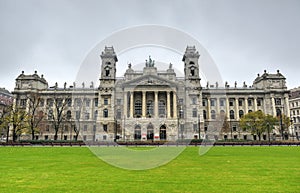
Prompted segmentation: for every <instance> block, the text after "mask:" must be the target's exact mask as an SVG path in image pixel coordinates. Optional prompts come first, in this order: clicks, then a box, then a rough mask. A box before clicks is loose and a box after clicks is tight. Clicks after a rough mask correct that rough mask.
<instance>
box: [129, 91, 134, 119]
mask: <svg viewBox="0 0 300 193" xmlns="http://www.w3.org/2000/svg"><path fill="white" fill-rule="evenodd" d="M133 95H134V92H133V91H131V92H130V118H133V104H134V101H133Z"/></svg>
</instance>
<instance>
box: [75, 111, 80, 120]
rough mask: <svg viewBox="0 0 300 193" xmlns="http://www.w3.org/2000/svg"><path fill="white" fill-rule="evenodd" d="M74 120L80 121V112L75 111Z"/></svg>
mask: <svg viewBox="0 0 300 193" xmlns="http://www.w3.org/2000/svg"><path fill="white" fill-rule="evenodd" d="M76 119H80V111H76Z"/></svg>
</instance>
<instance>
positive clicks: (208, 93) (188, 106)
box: [13, 46, 290, 141]
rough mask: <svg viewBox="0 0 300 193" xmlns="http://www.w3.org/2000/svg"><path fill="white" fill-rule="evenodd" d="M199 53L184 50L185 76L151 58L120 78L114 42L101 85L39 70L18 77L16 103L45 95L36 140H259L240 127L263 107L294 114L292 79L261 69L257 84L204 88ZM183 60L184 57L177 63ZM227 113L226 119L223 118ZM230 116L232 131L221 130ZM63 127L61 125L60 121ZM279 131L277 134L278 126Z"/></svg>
mask: <svg viewBox="0 0 300 193" xmlns="http://www.w3.org/2000/svg"><path fill="white" fill-rule="evenodd" d="M200 54H201V53H199V52H198V51H197V50H196V48H195V46H187V47H186V50H185V52H184V53H183V57H182V62H183V65H182V66H184V77H177V74H176V73H175V70H174V69H173V66H172V64H170V65H169V67H168V68H167V69H165V71H160V70H158V69H157V67H156V65H155V61H154V60H152V59H151V57H149V59H148V60H146V62H145V66H144V68H143V70H142V71H137V70H134V69H133V68H132V65H131V64H129V65H128V68H127V69H126V72H125V74H124V76H123V77H116V70H117V62H118V58H117V54H116V53H115V51H114V48H113V47H105V49H104V51H103V52H102V53H101V55H100V57H101V62H102V63H101V64H100V65H99V67H100V68H101V72H100V77H99V79H100V84H99V85H96V86H95V85H94V83H93V82H91V83H90V84H89V85H86V84H85V83H82V84H81V85H80V86H78V85H76V84H75V83H73V85H71V86H68V87H67V85H66V83H65V84H64V86H63V87H58V85H57V84H55V86H52V87H49V85H48V82H47V81H46V79H45V78H44V77H43V75H41V76H39V75H38V74H37V72H35V73H34V74H31V75H26V74H24V72H22V73H21V74H20V75H19V76H18V77H17V78H16V85H15V89H14V91H13V95H14V107H18V108H21V109H24V110H26V111H30V108H32V105H30V102H31V101H32V100H30V98H32V97H38V99H39V100H38V106H37V110H36V111H35V112H36V113H40V114H43V115H44V119H43V121H41V123H40V124H39V129H38V130H39V132H37V133H36V139H45V140H51V139H54V133H55V128H56V130H57V129H58V139H63V140H72V139H74V138H75V137H76V138H77V135H78V134H79V135H78V137H79V138H80V139H83V140H87V141H113V140H130V141H132V140H167V141H174V140H177V139H195V138H197V139H199V138H202V139H203V138H214V139H224V138H235V139H254V140H255V139H256V136H255V135H251V134H250V133H247V132H243V131H242V130H241V129H240V128H239V119H240V118H241V117H242V116H243V115H244V114H247V113H248V112H251V111H258V110H261V111H263V112H264V113H266V114H270V115H273V116H278V114H279V113H283V114H285V115H287V116H288V117H289V116H290V115H289V113H290V111H289V91H288V90H287V87H286V78H285V77H284V76H283V75H282V74H281V73H280V72H279V70H278V71H277V72H276V73H268V72H267V71H264V72H263V73H262V74H261V75H260V74H258V75H257V77H256V78H255V80H254V81H253V84H252V85H251V86H248V85H246V84H245V83H243V85H242V86H238V85H237V83H234V85H233V86H230V85H229V84H228V83H227V82H225V83H224V84H223V83H218V82H216V83H214V84H213V85H210V84H209V83H206V85H205V86H202V85H201V77H200V73H199V72H200V71H201V69H199V63H198V62H199V57H200ZM178 63H179V61H178ZM220 117H221V119H220ZM224 119H226V121H227V122H228V124H229V127H230V131H222V129H221V127H222V123H223V121H224ZM57 120H59V121H60V122H59V124H58V127H57V123H58V121H57ZM272 132H273V133H274V135H275V134H277V131H276V130H274V131H272Z"/></svg>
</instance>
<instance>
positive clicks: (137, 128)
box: [134, 125, 141, 140]
mask: <svg viewBox="0 0 300 193" xmlns="http://www.w3.org/2000/svg"><path fill="white" fill-rule="evenodd" d="M140 139H141V126H139V125H136V126H135V128H134V140H140Z"/></svg>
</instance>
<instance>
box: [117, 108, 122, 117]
mask: <svg viewBox="0 0 300 193" xmlns="http://www.w3.org/2000/svg"><path fill="white" fill-rule="evenodd" d="M121 117H122V115H121V109H117V119H121Z"/></svg>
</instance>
